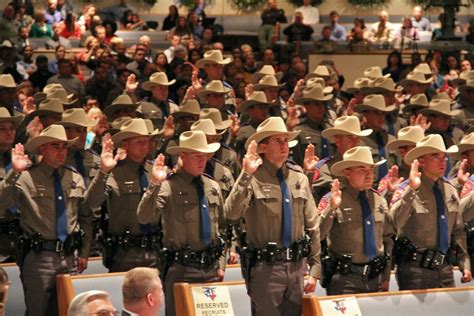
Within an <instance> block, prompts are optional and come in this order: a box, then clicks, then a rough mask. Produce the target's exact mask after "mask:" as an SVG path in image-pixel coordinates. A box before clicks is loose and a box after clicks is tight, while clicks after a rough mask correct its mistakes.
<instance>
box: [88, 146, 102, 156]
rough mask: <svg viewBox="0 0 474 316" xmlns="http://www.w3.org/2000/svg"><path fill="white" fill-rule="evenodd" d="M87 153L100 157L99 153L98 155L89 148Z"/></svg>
mask: <svg viewBox="0 0 474 316" xmlns="http://www.w3.org/2000/svg"><path fill="white" fill-rule="evenodd" d="M86 151H87V152H88V153H90V154H92V155H94V156H97V157H100V155H99V153H97V152H96V151H95V150H94V149H92V148H88V149H86Z"/></svg>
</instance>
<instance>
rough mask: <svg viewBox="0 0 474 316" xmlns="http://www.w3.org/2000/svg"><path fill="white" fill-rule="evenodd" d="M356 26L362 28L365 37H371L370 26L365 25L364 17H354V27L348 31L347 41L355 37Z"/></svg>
mask: <svg viewBox="0 0 474 316" xmlns="http://www.w3.org/2000/svg"><path fill="white" fill-rule="evenodd" d="M356 27H360V29H361V30H362V32H364V38H365V39H367V38H368V37H369V33H368V31H369V30H368V28H367V26H366V25H365V20H364V19H363V18H355V19H354V27H353V28H352V29H351V30H350V31H349V33H347V41H350V40H352V39H353V38H354V29H355V28H356Z"/></svg>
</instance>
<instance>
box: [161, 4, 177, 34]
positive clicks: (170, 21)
mask: <svg viewBox="0 0 474 316" xmlns="http://www.w3.org/2000/svg"><path fill="white" fill-rule="evenodd" d="M168 10H169V11H168V15H167V16H166V17H165V19H164V20H163V27H162V28H161V30H163V31H169V30H171V29H172V28H173V27H175V26H176V24H177V23H178V17H179V11H178V7H177V6H175V5H170V6H169V7H168Z"/></svg>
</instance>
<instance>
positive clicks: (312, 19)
mask: <svg viewBox="0 0 474 316" xmlns="http://www.w3.org/2000/svg"><path fill="white" fill-rule="evenodd" d="M296 12H301V14H303V23H304V24H309V25H311V26H312V25H315V24H318V23H319V10H318V8H316V7H313V6H312V5H308V6H301V7H299V8H297V9H296V10H295V13H296ZM293 20H294V18H293Z"/></svg>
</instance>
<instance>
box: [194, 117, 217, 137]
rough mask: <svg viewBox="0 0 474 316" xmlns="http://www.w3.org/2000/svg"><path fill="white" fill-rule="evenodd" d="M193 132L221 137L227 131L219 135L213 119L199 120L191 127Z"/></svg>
mask: <svg viewBox="0 0 474 316" xmlns="http://www.w3.org/2000/svg"><path fill="white" fill-rule="evenodd" d="M191 131H202V132H204V134H206V135H209V136H219V135H222V134H224V133H225V130H224V131H222V132H220V133H218V132H217V131H216V127H215V126H214V122H212V120H211V119H199V120H198V121H196V122H194V123H193V125H191Z"/></svg>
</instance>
